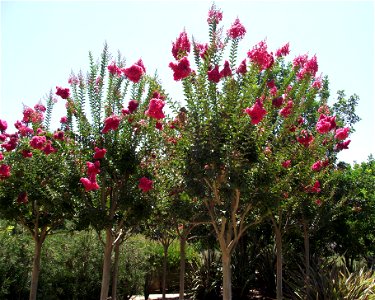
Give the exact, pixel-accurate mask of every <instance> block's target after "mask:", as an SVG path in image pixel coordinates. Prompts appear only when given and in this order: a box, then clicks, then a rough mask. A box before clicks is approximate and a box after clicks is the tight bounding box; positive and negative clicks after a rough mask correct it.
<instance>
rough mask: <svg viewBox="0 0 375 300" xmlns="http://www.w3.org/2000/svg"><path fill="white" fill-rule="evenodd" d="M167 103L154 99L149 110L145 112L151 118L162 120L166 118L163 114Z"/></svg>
mask: <svg viewBox="0 0 375 300" xmlns="http://www.w3.org/2000/svg"><path fill="white" fill-rule="evenodd" d="M164 105H165V102H164V101H163V100H161V99H157V98H152V99H151V100H150V103H149V105H148V110H146V111H145V114H146V115H147V116H149V117H150V118H154V119H156V120H160V119H163V118H165V115H164V113H163V107H164Z"/></svg>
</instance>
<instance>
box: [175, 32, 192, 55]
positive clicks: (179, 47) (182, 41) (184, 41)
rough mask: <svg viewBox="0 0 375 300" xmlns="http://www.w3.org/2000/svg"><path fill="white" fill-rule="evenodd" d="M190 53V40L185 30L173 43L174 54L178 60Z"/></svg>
mask: <svg viewBox="0 0 375 300" xmlns="http://www.w3.org/2000/svg"><path fill="white" fill-rule="evenodd" d="M188 53H190V41H189V38H188V36H187V34H186V32H185V30H184V31H183V32H181V33H180V35H179V37H178V38H177V39H176V42H174V43H172V55H173V57H174V58H175V59H176V60H179V59H181V58H182V57H184V56H187V55H188Z"/></svg>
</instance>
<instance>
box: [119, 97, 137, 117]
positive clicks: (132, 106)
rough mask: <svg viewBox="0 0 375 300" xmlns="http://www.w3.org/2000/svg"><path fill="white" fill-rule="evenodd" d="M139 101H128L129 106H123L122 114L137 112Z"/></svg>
mask: <svg viewBox="0 0 375 300" xmlns="http://www.w3.org/2000/svg"><path fill="white" fill-rule="evenodd" d="M138 105H139V103H138V101H137V100H134V99H133V100H130V101H129V103H128V108H123V109H122V110H121V112H122V114H123V115H129V114H132V113H133V112H135V111H136V110H137V108H138Z"/></svg>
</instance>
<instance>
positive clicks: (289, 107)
mask: <svg viewBox="0 0 375 300" xmlns="http://www.w3.org/2000/svg"><path fill="white" fill-rule="evenodd" d="M275 101H276V100H275ZM279 102H280V100H279ZM293 106H294V104H293V101H292V100H289V101H288V102H287V103H286V105H285V106H284V107H283V108H282V109H281V110H280V115H282V116H283V117H284V118H287V117H289V116H290V114H291V113H292V110H293Z"/></svg>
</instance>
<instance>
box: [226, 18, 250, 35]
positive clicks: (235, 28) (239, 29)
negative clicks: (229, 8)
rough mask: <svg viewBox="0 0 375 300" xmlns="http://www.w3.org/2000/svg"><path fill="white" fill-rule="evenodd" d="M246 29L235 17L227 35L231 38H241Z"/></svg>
mask: <svg viewBox="0 0 375 300" xmlns="http://www.w3.org/2000/svg"><path fill="white" fill-rule="evenodd" d="M245 33H246V29H245V27H244V26H243V25H242V24H241V22H240V20H239V19H238V18H237V19H236V20H235V21H234V23H233V24H232V26H231V27H230V28H229V29H228V32H227V34H228V36H229V37H230V38H231V39H242V38H243V37H244V36H245Z"/></svg>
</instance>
